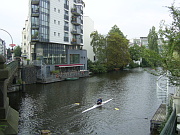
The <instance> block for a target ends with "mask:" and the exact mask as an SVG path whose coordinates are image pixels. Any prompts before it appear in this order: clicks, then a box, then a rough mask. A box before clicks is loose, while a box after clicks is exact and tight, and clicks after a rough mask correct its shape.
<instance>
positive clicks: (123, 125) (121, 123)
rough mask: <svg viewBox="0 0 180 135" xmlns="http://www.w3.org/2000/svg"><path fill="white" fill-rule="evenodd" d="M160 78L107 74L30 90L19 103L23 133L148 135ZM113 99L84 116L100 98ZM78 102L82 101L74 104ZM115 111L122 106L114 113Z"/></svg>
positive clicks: (138, 71) (136, 73) (142, 74)
mask: <svg viewBox="0 0 180 135" xmlns="http://www.w3.org/2000/svg"><path fill="white" fill-rule="evenodd" d="M156 78H157V77H155V76H153V75H151V74H148V73H147V72H146V71H144V70H143V69H142V68H137V69H134V70H129V71H119V72H113V73H107V74H103V75H98V76H92V77H88V78H81V79H79V80H77V81H64V82H59V83H52V84H46V85H42V84H34V85H29V86H26V93H25V94H24V95H20V96H19V97H20V98H19V101H18V100H16V98H15V96H14V94H10V95H9V96H10V98H11V103H12V102H18V103H19V104H18V103H16V104H15V105H14V107H16V109H18V110H19V112H20V122H19V135H25V134H26V135H35V134H39V133H40V130H43V129H48V130H50V131H51V132H52V133H53V134H67V135H69V134H75V135H76V134H77V135H80V134H92V135H94V134H98V135H111V134H113V135H125V134H127V135H146V134H147V135H148V134H149V129H150V119H151V118H152V116H153V114H154V112H155V111H156V109H157V108H158V106H159V104H160V102H159V101H158V100H157V96H156V84H155V83H156ZM99 97H103V100H108V99H110V98H113V100H112V101H111V102H109V103H107V104H105V105H104V106H102V107H101V108H96V109H94V110H91V111H89V112H86V113H83V114H82V113H81V112H82V111H84V110H86V109H88V108H89V107H92V106H93V105H94V104H95V102H96V100H97V98H99ZM75 103H80V104H79V105H78V104H75ZM114 108H119V110H115V109H114Z"/></svg>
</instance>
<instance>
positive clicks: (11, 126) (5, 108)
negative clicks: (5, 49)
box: [0, 55, 19, 135]
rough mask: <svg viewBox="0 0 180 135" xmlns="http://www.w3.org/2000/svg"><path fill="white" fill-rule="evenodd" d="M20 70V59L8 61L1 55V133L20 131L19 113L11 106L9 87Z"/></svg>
mask: <svg viewBox="0 0 180 135" xmlns="http://www.w3.org/2000/svg"><path fill="white" fill-rule="evenodd" d="M17 71H18V61H12V62H10V63H6V59H5V57H4V56H2V55H0V126H1V127H0V134H2V135H3V134H4V135H16V134H17V133H18V120H19V113H18V112H17V111H16V110H14V109H13V108H11V107H10V106H9V99H8V97H7V87H8V85H10V83H12V80H13V79H14V75H15V74H16V73H18V72H17Z"/></svg>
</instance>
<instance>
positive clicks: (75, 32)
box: [71, 29, 81, 35]
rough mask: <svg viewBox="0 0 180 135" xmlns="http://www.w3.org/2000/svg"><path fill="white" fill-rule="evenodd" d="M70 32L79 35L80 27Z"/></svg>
mask: <svg viewBox="0 0 180 135" xmlns="http://www.w3.org/2000/svg"><path fill="white" fill-rule="evenodd" d="M71 33H72V34H74V35H79V34H81V29H73V30H72V31H71Z"/></svg>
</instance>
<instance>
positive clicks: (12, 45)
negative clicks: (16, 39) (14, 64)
mask: <svg viewBox="0 0 180 135" xmlns="http://www.w3.org/2000/svg"><path fill="white" fill-rule="evenodd" d="M0 30H2V31H5V32H6V33H7V34H8V35H9V36H10V37H11V41H12V44H10V46H11V47H12V50H11V53H12V60H14V54H13V47H14V46H16V45H15V44H13V38H12V36H11V34H10V33H9V32H8V31H6V30H4V29H1V28H0Z"/></svg>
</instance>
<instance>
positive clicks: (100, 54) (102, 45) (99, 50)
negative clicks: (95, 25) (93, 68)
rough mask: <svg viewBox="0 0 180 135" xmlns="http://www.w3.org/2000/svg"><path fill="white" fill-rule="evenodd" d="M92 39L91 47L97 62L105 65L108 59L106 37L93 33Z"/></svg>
mask: <svg viewBox="0 0 180 135" xmlns="http://www.w3.org/2000/svg"><path fill="white" fill-rule="evenodd" d="M90 37H91V38H92V41H91V46H92V47H93V52H94V54H95V56H96V58H97V60H98V61H101V62H102V63H104V62H105V59H106V55H105V49H106V37H105V36H103V35H101V34H99V33H98V32H97V31H94V32H92V33H91V34H90Z"/></svg>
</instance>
